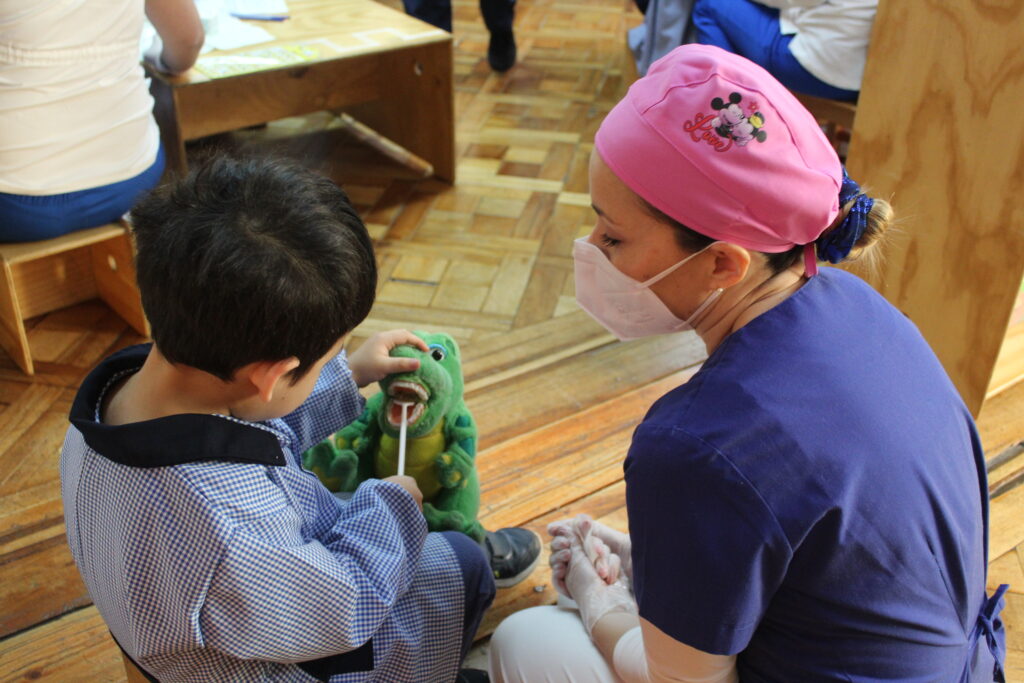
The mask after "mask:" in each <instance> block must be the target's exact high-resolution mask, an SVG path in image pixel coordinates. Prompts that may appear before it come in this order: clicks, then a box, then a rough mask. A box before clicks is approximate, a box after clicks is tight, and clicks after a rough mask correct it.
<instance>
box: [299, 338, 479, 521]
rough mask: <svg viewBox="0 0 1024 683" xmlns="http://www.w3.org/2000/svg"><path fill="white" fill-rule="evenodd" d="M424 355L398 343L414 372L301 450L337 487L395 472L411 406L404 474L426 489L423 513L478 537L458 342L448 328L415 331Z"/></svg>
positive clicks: (471, 427) (384, 383) (390, 380)
mask: <svg viewBox="0 0 1024 683" xmlns="http://www.w3.org/2000/svg"><path fill="white" fill-rule="evenodd" d="M414 334H415V335H416V336H418V337H420V338H421V339H423V341H424V342H426V343H427V346H428V351H427V352H426V353H424V352H423V351H420V350H419V349H417V348H415V347H413V346H398V347H396V348H394V349H393V350H392V351H391V355H392V356H401V357H408V358H418V359H419V361H420V367H419V369H418V370H416V371H415V372H405V373H400V374H395V375H388V376H387V377H385V378H384V379H382V380H381V381H380V387H381V392H380V393H378V394H375V395H374V396H372V397H371V398H370V399H369V400H368V401H367V402H366V409H365V410H364V411H363V414H362V415H360V416H359V419H358V420H356V421H355V422H353V423H352V424H350V425H348V426H347V427H345V428H343V429H341V430H340V431H339V432H337V433H335V434H334V435H333V436H331V437H329V438H328V439H326V440H324V441H322V442H321V443H319V444H317V445H316V446H314V447H313V448H311V449H310V450H308V451H306V453H305V454H303V463H304V464H305V466H306V468H308V469H310V470H312V471H313V472H314V473H316V475H317V477H319V478H320V481H322V482H323V483H324V485H325V486H327V488H329V489H331V490H332V491H354V490H355V489H356V487H357V486H358V485H359V484H360V483H361V482H363V481H365V480H367V479H371V478H382V477H388V476H391V475H393V474H396V473H397V471H398V439H399V431H400V427H401V423H402V406H401V405H400V403H401V402H405V403H411V404H412V405H411V406H409V407H407V408H406V411H407V416H408V418H407V419H408V422H407V432H406V450H405V474H407V475H409V476H410V477H413V478H415V479H416V483H417V485H418V486H419V488H420V491H422V492H423V514H424V516H425V517H426V518H427V527H428V528H429V529H430V530H431V531H445V530H455V531H461V532H463V533H465V534H467V535H468V536H470V537H472V538H473V539H475V540H477V541H482V540H483V538H484V529H483V527H482V526H481V525H480V522H478V521H477V519H476V515H477V512H478V510H479V509H480V482H479V480H478V479H477V473H476V465H475V462H474V460H475V459H476V438H477V433H476V424H475V423H474V422H473V416H472V415H470V413H469V410H468V409H467V408H466V404H465V402H464V401H463V400H462V366H461V364H460V361H459V347H458V345H457V344H456V343H455V340H454V339H452V338H451V337H450V336H448V335H447V334H443V333H436V334H431V333H427V332H414Z"/></svg>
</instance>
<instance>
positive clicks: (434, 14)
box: [402, 0, 516, 33]
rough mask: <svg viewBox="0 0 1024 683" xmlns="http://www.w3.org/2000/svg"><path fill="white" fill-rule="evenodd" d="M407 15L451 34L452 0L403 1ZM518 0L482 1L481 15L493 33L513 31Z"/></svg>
mask: <svg viewBox="0 0 1024 683" xmlns="http://www.w3.org/2000/svg"><path fill="white" fill-rule="evenodd" d="M402 4H403V5H404V6H405V11H406V13H407V14H411V15H412V16H414V17H416V18H417V19H419V20H421V21H425V22H427V23H428V24H430V25H431V26H436V27H438V28H439V29H443V30H445V31H448V32H449V33H451V31H452V1H451V0H402ZM515 7H516V0H480V14H482V15H483V17H484V24H485V25H486V26H487V30H488V31H490V32H491V33H503V32H511V31H512V20H513V19H514V18H515Z"/></svg>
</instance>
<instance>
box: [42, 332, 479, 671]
mask: <svg viewBox="0 0 1024 683" xmlns="http://www.w3.org/2000/svg"><path fill="white" fill-rule="evenodd" d="M148 351H149V347H148V346H140V347H132V348H129V349H126V350H124V351H122V352H120V353H118V354H115V355H114V356H112V357H110V358H108V359H107V360H106V361H104V362H103V364H102V365H101V366H100V367H98V368H97V369H96V370H94V371H93V372H92V374H90V375H89V377H88V378H87V379H86V381H85V382H84V383H83V385H82V387H81V389H80V391H79V394H78V396H77V398H76V399H75V403H74V407H73V409H72V414H71V421H72V426H71V427H70V428H69V429H68V433H67V437H66V440H65V442H64V449H63V452H62V455H61V487H62V493H63V497H64V514H65V521H66V524H67V536H68V543H69V544H70V546H71V552H72V555H73V556H74V559H75V562H76V563H77V565H78V569H79V571H80V572H81V574H82V578H83V579H84V580H85V584H86V586H87V587H88V589H89V594H90V595H91V597H92V599H93V601H94V602H95V603H96V607H97V608H98V609H99V611H100V614H102V616H103V619H104V621H105V622H106V624H107V626H108V627H109V628H110V631H111V633H112V634H113V635H114V638H115V639H116V640H117V642H118V644H119V645H120V646H121V647H122V648H123V649H124V650H125V651H126V652H127V653H128V654H129V655H130V656H131V657H132V658H133V659H134V660H135V661H136V662H137V663H139V664H140V665H141V666H142V667H143V668H144V669H146V670H147V671H148V672H149V673H150V674H152V675H153V676H155V677H156V678H157V679H159V680H160V681H163V682H170V681H204V682H205V681H315V680H325V681H326V680H330V681H332V682H333V683H340V682H341V681H346V682H347V681H386V682H387V683H394V682H397V681H430V682H433V681H451V680H453V679H454V678H455V676H456V673H457V670H458V665H459V661H458V660H459V656H460V644H461V641H462V629H463V610H464V599H463V580H462V576H461V573H460V569H459V564H458V562H457V559H456V556H455V553H454V552H453V550H452V547H451V546H450V545H449V544H448V543H447V542H446V541H445V540H444V538H443V537H442V536H441V535H439V534H429V535H428V534H427V529H426V524H425V522H424V519H423V515H422V514H421V513H420V511H419V510H418V508H417V507H416V505H415V503H414V502H413V499H412V497H411V496H410V495H409V494H408V493H407V492H406V491H405V490H403V489H402V488H401V487H399V486H397V485H396V484H392V483H385V482H381V481H376V480H372V481H369V482H366V483H364V484H363V485H362V486H360V487H359V489H358V490H357V491H356V493H355V495H354V496H353V497H352V499H351V500H350V501H347V502H345V503H340V502H339V501H338V500H337V499H336V498H335V497H334V496H333V495H332V494H331V493H330V492H329V491H328V490H327V489H326V488H324V486H322V485H321V484H320V482H319V481H318V480H317V478H316V476H314V475H313V474H312V473H310V472H309V471H307V470H305V469H303V467H302V465H301V462H300V457H301V453H302V452H303V451H304V450H305V449H306V448H308V447H309V446H311V445H313V444H315V443H317V442H318V441H320V440H321V439H323V438H324V437H326V436H327V435H328V434H330V433H331V432H333V431H335V430H336V429H338V428H339V427H340V426H342V425H344V424H347V423H348V422H351V421H352V420H354V419H355V418H356V417H357V416H358V415H359V413H360V411H361V410H362V407H363V401H362V398H361V397H360V396H359V394H358V392H357V390H356V386H355V384H354V382H353V381H352V376H351V373H350V372H349V369H348V366H347V364H346V362H345V357H344V354H342V355H341V356H339V357H338V358H337V359H335V360H333V361H331V362H330V363H328V364H327V366H326V367H325V368H324V370H323V372H322V374H321V376H320V378H319V380H318V382H317V385H316V388H315V389H314V390H313V394H312V395H311V396H310V398H309V399H308V400H307V401H306V403H305V404H303V405H302V407H300V408H299V409H298V410H296V411H295V412H294V413H292V414H291V415H288V416H287V417H284V418H282V419H277V420H269V421H267V422H263V423H258V424H257V423H249V422H243V421H240V420H234V419H232V418H229V417H225V416H221V415H175V416H171V417H166V418H161V419H157V420H151V421H147V422H140V423H134V424H128V425H121V426H112V425H104V424H102V423H101V422H100V421H99V419H98V407H99V406H100V402H101V401H102V398H103V393H104V391H105V390H106V389H107V388H108V387H109V386H111V384H112V383H113V382H114V381H116V380H117V379H119V378H121V377H123V376H125V375H126V374H128V373H131V372H134V371H136V370H137V369H138V368H139V367H141V365H142V363H143V361H144V359H145V357H146V355H147V353H148Z"/></svg>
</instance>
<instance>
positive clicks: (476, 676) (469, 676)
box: [455, 669, 491, 683]
mask: <svg viewBox="0 0 1024 683" xmlns="http://www.w3.org/2000/svg"><path fill="white" fill-rule="evenodd" d="M455 683H491V677H490V676H488V675H487V672H486V671H484V670H483V669H462V670H461V671H459V675H458V677H457V678H456V679H455Z"/></svg>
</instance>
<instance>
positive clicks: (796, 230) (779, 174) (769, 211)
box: [594, 45, 843, 253]
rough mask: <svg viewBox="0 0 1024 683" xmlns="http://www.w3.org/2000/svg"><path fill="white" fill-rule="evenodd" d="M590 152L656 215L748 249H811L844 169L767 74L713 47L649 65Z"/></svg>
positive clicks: (833, 209) (833, 208)
mask: <svg viewBox="0 0 1024 683" xmlns="http://www.w3.org/2000/svg"><path fill="white" fill-rule="evenodd" d="M594 143H595V147H596V149H597V152H598V153H599V154H600V155H601V158H602V159H603V160H604V162H605V163H606V164H607V165H608V167H609V168H610V169H611V170H612V171H613V172H614V173H615V175H617V176H618V177H619V179H621V180H622V181H623V182H624V183H625V184H626V185H627V186H628V187H629V188H630V189H632V190H633V191H634V192H636V193H637V194H638V195H640V196H641V197H642V198H643V199H645V200H646V201H647V202H648V203H650V204H651V205H652V206H654V207H655V208H657V209H658V210H660V211H662V212H663V213H665V214H666V215H668V216H670V217H671V218H674V219H675V220H677V221H679V222H680V223H682V224H683V225H685V226H686V227H688V228H691V229H692V230H696V231H697V232H699V233H701V234H703V235H706V236H708V237H711V238H712V239H716V240H722V241H725V242H730V243H733V244H737V245H739V246H742V247H745V248H747V249H754V250H757V251H762V252H767V253H776V252H781V251H787V250H789V249H791V248H793V247H794V246H796V245H798V244H807V243H809V242H813V241H814V240H815V239H816V238H817V237H818V236H819V235H820V234H821V233H822V232H824V231H825V229H826V228H828V227H829V225H831V224H832V222H833V221H834V220H835V217H836V215H837V214H838V212H839V198H838V197H839V189H840V186H841V185H842V178H843V169H842V165H841V164H840V162H839V157H838V156H837V155H836V153H835V150H833V149H832V146H831V145H830V144H829V142H828V140H827V139H826V138H825V135H824V134H823V133H822V131H821V128H820V127H819V126H818V123H817V121H815V120H814V117H813V116H811V114H810V113H809V112H808V111H807V110H806V109H805V108H804V106H803V105H802V104H800V102H799V101H798V100H797V99H796V97H794V96H793V94H792V93H791V92H790V91H789V90H787V89H786V87H785V86H783V85H782V84H781V83H779V82H778V81H777V80H775V78H774V77H773V76H771V75H770V74H769V73H768V72H767V71H765V70H764V69H763V68H761V67H760V66H758V65H756V64H754V63H753V62H751V61H749V60H747V59H745V58H743V57H740V56H739V55H735V54H732V53H730V52H726V51H725V50H722V49H720V48H717V47H713V46H710V45H683V46H681V47H678V48H676V49H675V50H673V51H672V52H670V53H669V54H667V55H666V56H664V57H662V58H661V59H660V60H658V61H657V62H655V63H654V64H653V65H651V68H650V70H649V71H648V72H647V75H646V76H644V77H643V78H641V79H639V80H638V81H636V82H635V83H634V84H633V85H632V86H631V87H630V89H629V92H628V93H627V94H626V97H625V98H623V99H622V101H620V102H619V103H618V104H617V105H615V107H614V108H613V109H612V110H611V112H609V114H608V116H607V117H606V118H605V120H604V121H603V122H602V124H601V127H600V128H599V129H598V132H597V136H596V138H595V140H594Z"/></svg>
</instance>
